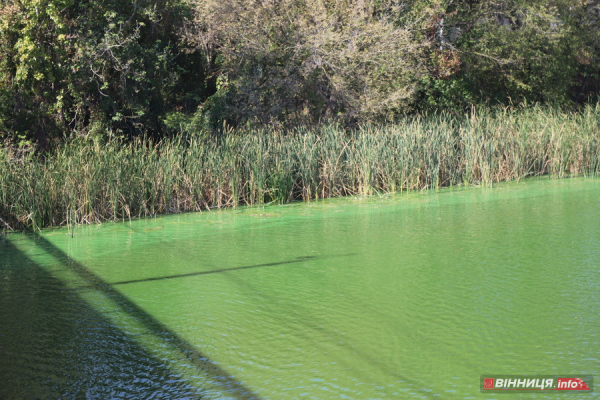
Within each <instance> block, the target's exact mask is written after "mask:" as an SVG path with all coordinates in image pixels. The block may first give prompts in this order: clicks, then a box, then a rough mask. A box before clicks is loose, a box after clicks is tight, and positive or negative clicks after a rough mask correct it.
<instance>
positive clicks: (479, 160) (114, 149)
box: [0, 104, 600, 231]
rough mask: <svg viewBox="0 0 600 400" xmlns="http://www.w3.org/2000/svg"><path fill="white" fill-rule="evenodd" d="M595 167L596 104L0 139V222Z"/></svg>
mask: <svg viewBox="0 0 600 400" xmlns="http://www.w3.org/2000/svg"><path fill="white" fill-rule="evenodd" d="M598 172H600V104H597V105H595V106H592V105H588V106H586V107H584V108H582V109H581V110H580V111H578V112H564V111H561V110H559V109H554V108H551V107H531V108H521V109H516V110H510V109H496V110H490V109H479V110H473V111H472V112H471V113H470V114H469V115H465V116H463V117H457V116H453V115H451V114H446V113H437V114H431V115H428V116H417V117H406V118H404V119H402V120H400V121H399V122H396V123H393V124H392V123H390V124H382V125H370V124H364V125H361V126H359V127H357V128H355V129H344V128H342V127H341V126H340V125H337V124H322V125H319V126H316V127H304V128H295V129H291V130H277V129H267V128H265V129H256V128H247V129H235V130H230V131H227V132H224V133H221V134H218V135H217V134H214V135H205V136H200V135H198V136H195V135H191V134H188V133H185V132H182V134H180V135H178V136H177V137H175V138H167V139H162V140H160V141H158V142H154V141H152V140H149V139H139V138H138V139H134V140H132V141H125V140H121V139H114V138H113V139H101V138H95V139H94V138H89V137H76V138H72V139H68V140H66V141H65V142H64V143H63V144H61V145H60V147H57V148H56V149H54V150H51V151H49V152H47V153H44V154H42V155H36V154H30V153H27V152H20V151H18V150H17V149H15V148H10V147H0V226H1V228H0V230H4V231H6V230H18V229H34V230H36V229H41V228H43V227H48V226H53V225H65V224H85V223H99V222H104V221H116V220H123V219H128V218H134V217H148V216H154V215H158V214H164V213H179V212H187V211H201V210H209V209H212V208H222V207H231V206H233V207H235V206H240V205H260V204H266V203H286V202H290V201H296V200H301V201H310V200H314V199H321V198H328V197H339V196H346V195H372V194H376V193H389V192H399V191H406V190H422V189H429V188H438V187H443V186H456V185H483V186H489V185H491V184H493V183H495V182H504V181H513V180H519V179H522V178H525V177H531V176H539V175H550V176H553V177H565V176H570V175H597V174H598Z"/></svg>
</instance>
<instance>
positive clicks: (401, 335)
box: [0, 178, 600, 399]
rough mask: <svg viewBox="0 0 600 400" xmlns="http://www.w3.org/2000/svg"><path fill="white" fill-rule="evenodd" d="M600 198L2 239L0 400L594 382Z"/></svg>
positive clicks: (421, 197)
mask: <svg viewBox="0 0 600 400" xmlns="http://www.w3.org/2000/svg"><path fill="white" fill-rule="evenodd" d="M599 199H600V180H598V179H584V178H574V179H563V180H548V179H537V180H531V181H526V182H520V183H510V184H502V185H499V186H497V187H495V188H461V189H445V190H441V191H438V192H433V191H431V192H421V193H409V194H404V195H395V196H385V197H381V198H345V199H334V200H327V201H320V202H314V203H308V204H304V203H303V204H289V205H284V206H270V207H262V208H240V209H235V210H227V211H219V212H205V213H201V214H182V215H170V216H164V217H160V218H156V219H148V220H139V221H133V222H127V223H107V224H103V225H92V226H78V227H76V228H75V230H74V231H73V232H71V231H69V230H68V229H67V228H58V229H48V230H43V231H42V232H41V233H39V234H36V235H23V234H9V235H7V236H6V237H5V238H3V239H0V327H1V331H0V382H2V385H0V398H2V399H23V398H59V397H61V398H66V399H70V398H86V397H87V398H178V399H179V398H199V397H203V398H208V399H211V398H235V399H250V398H257V399H258V398H260V399H296V398H298V399H339V398H350V399H375V398H407V399H408V398H427V399H428V398H441V399H454V398H456V399H459V398H460V399H464V398H476V399H477V398H493V397H498V398H499V397H502V396H492V395H487V394H486V395H485V396H484V395H483V394H482V393H480V392H479V377H480V375H482V374H544V375H550V374H581V375H596V376H598V375H599V374H600V357H599V353H600V333H599V332H600V329H598V327H599V326H600V317H599V316H598V313H597V306H598V304H599V301H600V298H599V297H600V296H599V293H600V290H599V289H600V274H599V272H600V271H599V270H600V212H599V210H600V208H599V206H600V201H599ZM597 393H598V392H596V393H595V394H591V395H590V394H586V396H587V397H586V398H588V397H592V398H597V397H598V395H597ZM523 396H524V397H532V398H533V397H535V398H542V397H540V394H539V393H538V394H537V396H536V395H534V394H531V395H529V394H525V395H523ZM574 397H575V398H578V397H580V396H578V395H574V394H572V393H568V394H562V395H557V394H553V395H552V398H574Z"/></svg>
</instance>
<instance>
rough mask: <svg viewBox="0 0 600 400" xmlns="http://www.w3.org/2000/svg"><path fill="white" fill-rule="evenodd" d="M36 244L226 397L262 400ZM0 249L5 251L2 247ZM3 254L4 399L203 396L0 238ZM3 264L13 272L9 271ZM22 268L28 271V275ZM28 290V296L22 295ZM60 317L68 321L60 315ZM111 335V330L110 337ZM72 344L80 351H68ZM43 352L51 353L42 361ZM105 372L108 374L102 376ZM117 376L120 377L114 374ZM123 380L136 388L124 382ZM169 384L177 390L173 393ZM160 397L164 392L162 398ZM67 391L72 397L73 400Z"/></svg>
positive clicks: (0, 330) (0, 369)
mask: <svg viewBox="0 0 600 400" xmlns="http://www.w3.org/2000/svg"><path fill="white" fill-rule="evenodd" d="M34 239H35V242H36V244H37V245H38V246H39V247H40V248H42V249H43V250H44V251H45V252H46V253H48V254H50V255H52V256H53V257H54V259H55V260H56V261H57V262H58V263H60V264H61V265H63V266H65V267H68V268H69V269H70V270H72V271H73V272H75V273H76V274H77V275H78V276H79V277H80V278H82V279H83V280H84V281H86V283H87V285H89V286H91V287H93V288H94V289H95V290H97V291H99V292H101V293H102V294H103V295H104V296H106V297H107V298H109V299H110V300H112V301H113V302H114V303H115V304H116V305H117V306H118V307H119V308H120V309H121V311H122V312H124V313H127V315H129V316H131V317H133V318H135V319H136V320H137V321H139V322H140V323H141V324H143V325H144V327H145V328H146V329H147V330H148V331H149V332H150V333H151V334H152V335H154V336H155V337H158V338H160V339H161V340H162V342H163V343H165V344H167V345H169V347H170V348H171V349H172V350H175V351H176V352H177V353H178V354H179V355H180V356H181V358H182V359H186V360H187V361H188V362H189V363H190V364H192V365H193V366H195V367H196V368H197V370H198V373H199V374H200V375H205V376H208V378H209V380H210V381H212V382H213V383H214V384H216V386H217V387H219V388H221V389H222V391H223V392H225V393H227V395H228V397H233V398H236V399H241V400H250V399H260V396H258V395H257V394H256V393H254V392H252V390H250V389H249V388H247V387H245V386H244V385H243V384H242V383H241V382H239V381H237V380H236V379H235V378H234V377H233V376H232V375H230V374H229V373H228V372H227V371H225V370H223V369H222V368H221V367H220V366H219V365H217V364H216V363H215V362H214V361H212V360H210V359H209V358H208V357H206V356H205V355H204V354H202V352H200V351H199V350H198V349H197V348H195V347H194V346H193V345H191V344H190V343H188V342H187V341H186V340H184V339H183V338H181V337H180V336H179V335H177V334H176V333H175V332H173V331H171V330H170V329H169V328H168V327H167V326H165V325H164V324H162V323H161V322H160V321H158V320H157V319H155V318H154V317H153V316H152V315H150V314H148V313H146V312H145V311H144V310H142V309H141V308H140V307H139V306H137V305H136V304H134V303H133V302H131V301H130V300H129V299H127V298H126V297H125V296H123V295H122V294H121V293H120V292H119V291H117V290H115V289H114V288H113V287H112V286H111V285H110V284H108V283H106V282H104V281H103V280H102V279H101V278H100V277H98V276H97V275H95V274H94V273H93V272H92V271H90V270H89V269H88V268H86V267H85V266H84V265H82V264H80V263H79V262H77V261H75V260H74V259H72V258H71V257H69V256H68V255H67V254H65V253H64V252H63V251H62V250H60V249H59V248H57V247H56V246H54V245H53V244H52V243H50V242H49V241H48V240H46V239H45V238H43V237H41V236H39V235H35V236H34ZM2 247H6V248H5V249H2ZM3 253H4V254H3ZM6 254H8V255H9V256H10V258H11V260H10V264H8V261H7V262H6V264H5V263H4V261H3V260H2V259H0V279H1V281H0V301H1V303H0V311H1V312H0V363H1V364H2V365H0V398H1V399H12V398H15V399H21V398H23V399H24V398H49V399H50V398H82V397H83V398H103V399H104V398H120V397H121V398H153V399H154V398H169V399H185V398H189V399H192V398H201V397H202V396H201V392H202V388H193V387H191V386H189V384H188V383H186V382H185V381H183V380H182V379H181V378H180V377H177V376H176V375H175V374H174V373H172V372H171V371H169V370H168V367H167V366H165V364H164V362H162V361H159V360H156V359H153V358H152V356H151V355H148V354H147V352H146V351H145V350H143V349H142V348H140V347H139V345H136V344H135V342H134V341H133V340H132V339H131V338H129V337H128V336H127V335H126V334H125V333H123V332H121V331H120V330H119V329H118V328H117V327H116V326H114V325H113V324H111V323H110V321H109V320H107V319H106V318H105V317H103V316H102V315H100V313H99V312H97V311H96V310H94V309H92V308H91V307H90V306H89V305H87V304H86V303H85V301H84V300H83V299H81V298H80V297H79V296H78V295H77V291H73V290H66V289H68V288H66V287H65V286H64V284H62V283H61V282H60V281H59V280H58V279H57V278H54V277H52V276H51V275H50V274H49V273H48V272H47V271H46V270H45V269H44V268H42V267H40V266H39V265H36V264H35V262H34V261H33V260H31V259H30V258H29V257H27V256H26V255H24V254H23V253H22V252H21V251H19V250H18V249H17V248H16V247H15V246H14V245H12V244H11V243H10V241H8V240H2V239H1V238H0V255H2V257H4V256H5V255H6ZM300 261H301V260H297V261H292V262H300ZM277 264H279V263H277ZM5 265H9V266H10V265H12V266H13V267H12V268H10V267H9V268H5ZM274 265H275V263H274ZM24 266H26V267H24ZM265 266H268V265H265ZM23 268H26V269H27V271H28V272H27V273H24V272H23ZM241 268H250V267H241ZM7 274H8V275H7ZM3 275H6V276H3ZM47 284H49V286H47ZM87 285H86V286H87ZM24 288H25V289H24ZM23 290H26V291H27V290H29V291H30V292H25V293H23V292H22V291H23ZM17 292H19V293H17ZM63 314H64V315H65V316H66V317H65V318H66V319H65V318H63V317H62V316H63ZM57 315H58V317H56V316H57ZM63 325H64V326H63ZM6 327H9V328H10V329H8V328H6ZM107 329H108V332H105V331H106V330H107ZM82 336H83V337H82ZM106 338H109V339H106ZM71 343H72V344H73V346H75V347H73V346H71V345H70V344H71ZM124 346H125V347H126V348H124ZM45 352H47V353H49V354H48V355H47V356H44V355H43V354H44V353H45ZM97 352H100V356H96V353H97ZM38 353H39V354H38ZM71 357H73V358H71ZM103 357H104V358H103ZM139 359H145V360H149V361H148V363H145V365H139V364H138V360H139ZM39 360H43V361H44V365H46V364H47V367H48V371H47V372H45V370H44V368H46V367H44V366H39V365H37V364H38V361H39ZM51 360H55V362H54V363H53V362H51ZM140 368H143V371H141V373H139V374H138V372H139V371H137V370H138V369H140ZM104 370H106V371H107V372H106V373H105V374H102V373H101V372H102V371H104ZM19 371H20V372H19ZM114 371H116V372H115V373H114V374H113V372H114ZM24 372H26V373H24ZM99 372H100V373H99ZM27 373H29V374H30V375H31V379H27V378H25V376H27ZM115 374H116V375H115ZM138 375H139V376H138ZM155 375H157V376H155ZM121 378H123V379H125V381H127V380H131V382H130V383H127V382H125V381H123V379H121ZM34 381H35V382H34ZM7 382H10V384H7ZM32 382H33V383H32ZM36 382H37V383H36ZM175 384H177V385H175ZM170 385H175V386H174V387H173V388H171V386H170ZM138 386H139V387H138ZM145 386H147V387H148V391H147V392H146V394H143V393H140V392H139V389H140V388H141V389H143V388H144V387H145ZM40 388H46V389H47V390H50V392H49V393H48V394H44V395H40V394H39V393H38V392H37V391H39V390H41V389H40ZM52 388H55V389H52ZM78 388H79V389H78ZM98 388H104V389H105V390H108V392H102V393H96V394H95V395H94V393H95V392H94V391H95V390H98ZM67 389H68V390H67ZM175 389H177V390H176V391H175V392H173V393H168V392H169V390H175ZM57 390H58V391H60V390H67V394H64V393H59V392H56V391H57ZM119 390H121V392H119ZM131 390H134V392H131ZM115 391H116V392H115ZM161 391H163V392H164V391H166V392H167V393H166V394H165V395H161ZM11 393H12V394H11ZM50 393H52V394H50ZM70 393H72V394H73V395H72V396H71V395H70ZM134 393H135V394H134Z"/></svg>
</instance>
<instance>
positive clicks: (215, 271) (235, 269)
mask: <svg viewBox="0 0 600 400" xmlns="http://www.w3.org/2000/svg"><path fill="white" fill-rule="evenodd" d="M315 258H317V257H315V256H305V257H297V258H295V259H293V260H289V261H280V262H272V263H264V264H254V265H245V266H243V267H233V268H219V269H212V270H210V271H199V272H189V273H186V274H176V275H166V276H157V277H152V278H144V279H132V280H128V281H121V282H111V285H127V284H130V283H139V282H150V281H162V280H165V279H175V278H185V277H188V276H198V275H210V274H218V273H222V272H230V271H240V270H244V269H253V268H263V267H275V266H279V265H286V264H295V263H302V262H305V261H309V260H313V259H315Z"/></svg>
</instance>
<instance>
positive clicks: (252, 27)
mask: <svg viewBox="0 0 600 400" xmlns="http://www.w3.org/2000/svg"><path fill="white" fill-rule="evenodd" d="M395 3H396V2H394V1H357V2H349V1H336V0H321V1H309V0H281V1H274V0H252V1H246V0H225V1H223V0H197V1H196V3H195V18H194V20H193V23H192V24H190V25H189V26H188V29H187V31H186V35H185V38H186V40H187V43H188V44H189V45H190V46H191V47H192V48H193V49H194V50H196V51H200V52H201V53H202V54H204V56H205V57H206V59H207V60H206V62H207V64H208V65H209V66H210V67H211V72H212V73H213V74H214V75H215V76H216V80H217V83H218V91H217V93H216V94H215V96H214V97H213V99H212V100H211V101H210V102H209V104H208V106H209V107H206V108H205V109H204V110H203V112H206V113H211V112H214V111H215V110H219V111H220V113H218V114H216V115H214V118H213V120H219V119H223V118H227V119H228V120H229V121H230V122H231V121H232V120H233V122H236V121H237V122H239V121H245V120H246V121H247V120H258V121H261V122H273V121H279V122H290V121H292V122H293V121H317V120H319V119H321V118H324V117H342V118H345V119H351V120H356V119H380V118H386V117H391V116H393V115H395V114H397V113H399V112H402V111H405V110H406V109H407V108H409V107H411V106H412V103H413V97H414V93H415V91H416V84H417V82H418V81H419V80H420V79H421V77H422V75H423V73H424V72H425V70H424V66H423V59H422V53H423V47H424V43H421V42H418V41H416V40H415V37H414V35H413V33H412V32H411V31H410V30H409V29H407V28H405V27H400V26H398V25H396V24H395V23H394V18H395V17H396V16H397V15H396V13H397V12H399V7H398V6H397V5H395ZM213 122H214V121H213Z"/></svg>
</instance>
